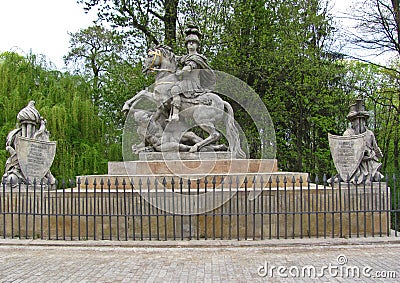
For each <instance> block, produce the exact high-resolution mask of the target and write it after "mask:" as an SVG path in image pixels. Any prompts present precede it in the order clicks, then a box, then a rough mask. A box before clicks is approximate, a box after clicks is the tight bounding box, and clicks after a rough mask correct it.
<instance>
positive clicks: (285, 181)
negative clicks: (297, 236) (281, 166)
mask: <svg viewBox="0 0 400 283" xmlns="http://www.w3.org/2000/svg"><path fill="white" fill-rule="evenodd" d="M287 182H288V180H287V177H286V176H284V177H283V198H284V202H285V205H284V210H285V215H284V216H285V231H284V238H285V239H287V238H288V234H287V229H288V227H287V218H288V207H287Z"/></svg>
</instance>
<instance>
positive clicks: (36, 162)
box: [15, 137, 56, 183]
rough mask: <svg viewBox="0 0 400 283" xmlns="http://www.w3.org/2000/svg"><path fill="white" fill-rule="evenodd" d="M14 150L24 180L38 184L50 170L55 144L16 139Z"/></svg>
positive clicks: (54, 153) (22, 138)
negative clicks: (27, 179)
mask: <svg viewBox="0 0 400 283" xmlns="http://www.w3.org/2000/svg"><path fill="white" fill-rule="evenodd" d="M15 143H16V145H15V150H16V152H17V157H18V162H19V165H20V167H21V171H22V173H23V174H24V177H25V178H29V180H30V182H33V180H35V179H36V181H37V182H38V183H40V181H41V180H42V178H43V177H44V176H45V175H46V173H47V172H48V171H49V170H50V167H51V165H52V164H53V160H54V157H55V155H56V142H48V141H40V140H36V139H30V138H26V137H18V138H17V140H16V142H15Z"/></svg>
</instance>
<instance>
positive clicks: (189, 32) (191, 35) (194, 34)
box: [185, 22, 203, 45]
mask: <svg viewBox="0 0 400 283" xmlns="http://www.w3.org/2000/svg"><path fill="white" fill-rule="evenodd" d="M185 35H186V37H185V45H187V43H188V42H189V41H194V42H196V43H197V44H198V45H200V39H201V37H202V36H203V34H202V33H201V31H200V29H199V27H198V26H197V25H196V24H194V23H193V22H188V23H187V24H186V29H185Z"/></svg>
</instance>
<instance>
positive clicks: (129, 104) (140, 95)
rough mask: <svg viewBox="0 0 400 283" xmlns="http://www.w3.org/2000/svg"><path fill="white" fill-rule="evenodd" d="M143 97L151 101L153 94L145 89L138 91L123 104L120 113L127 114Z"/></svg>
mask: <svg viewBox="0 0 400 283" xmlns="http://www.w3.org/2000/svg"><path fill="white" fill-rule="evenodd" d="M143 97H146V98H149V99H153V93H152V92H149V91H148V90H146V89H144V90H141V91H139V92H138V93H137V94H136V95H135V96H134V97H132V98H131V99H129V100H127V101H126V102H125V103H124V106H123V107H122V112H124V113H128V112H129V110H130V109H131V107H133V106H135V104H136V103H138V102H139V101H140V100H141V99H142V98H143Z"/></svg>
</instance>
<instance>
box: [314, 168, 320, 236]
mask: <svg viewBox="0 0 400 283" xmlns="http://www.w3.org/2000/svg"><path fill="white" fill-rule="evenodd" d="M318 189H319V178H318V174H317V175H316V176H315V234H316V236H317V238H319V211H320V203H319V191H318Z"/></svg>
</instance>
